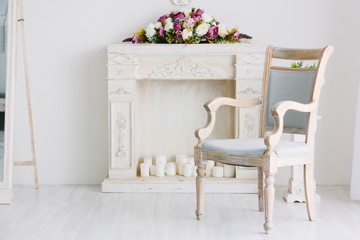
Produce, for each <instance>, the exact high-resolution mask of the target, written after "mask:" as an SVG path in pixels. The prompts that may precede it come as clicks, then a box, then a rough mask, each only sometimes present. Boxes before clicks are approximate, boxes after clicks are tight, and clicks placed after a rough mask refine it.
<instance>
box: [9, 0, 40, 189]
mask: <svg viewBox="0 0 360 240" xmlns="http://www.w3.org/2000/svg"><path fill="white" fill-rule="evenodd" d="M17 7H18V8H17V9H18V23H19V25H18V27H20V28H21V30H20V34H21V37H22V39H21V40H22V41H21V42H22V49H23V59H24V72H25V84H26V97H27V108H28V115H29V129H30V141H31V153H32V160H31V161H14V166H33V168H34V183H35V188H36V189H38V188H39V180H38V172H37V165H36V154H35V140H34V126H33V118H32V109H31V95H30V79H29V66H28V60H27V52H26V40H25V23H24V21H25V19H24V4H23V1H22V0H18V6H17ZM17 34H19V28H17ZM16 45H18V42H17V43H16Z"/></svg>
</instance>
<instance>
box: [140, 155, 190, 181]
mask: <svg viewBox="0 0 360 240" xmlns="http://www.w3.org/2000/svg"><path fill="white" fill-rule="evenodd" d="M140 174H141V176H142V177H148V176H157V177H163V176H165V174H166V175H167V176H175V175H181V176H185V177H191V176H196V175H197V173H196V166H195V162H194V158H193V157H191V156H190V157H189V156H187V155H186V154H178V155H176V161H175V162H167V156H166V155H156V156H155V165H153V158H152V156H144V162H143V163H141V164H140Z"/></svg>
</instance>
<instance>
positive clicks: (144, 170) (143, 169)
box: [140, 163, 150, 177]
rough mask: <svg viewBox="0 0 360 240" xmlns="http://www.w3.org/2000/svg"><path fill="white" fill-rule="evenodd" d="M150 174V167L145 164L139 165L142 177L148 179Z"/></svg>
mask: <svg viewBox="0 0 360 240" xmlns="http://www.w3.org/2000/svg"><path fill="white" fill-rule="evenodd" d="M149 172H150V166H149V165H147V164H146V163H140V173H141V176H142V177H148V176H149Z"/></svg>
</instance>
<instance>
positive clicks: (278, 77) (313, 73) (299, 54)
mask: <svg viewBox="0 0 360 240" xmlns="http://www.w3.org/2000/svg"><path fill="white" fill-rule="evenodd" d="M333 50H334V49H333V47H331V46H328V47H325V48H319V49H291V48H278V47H273V46H269V47H268V48H267V51H266V60H265V69H264V78H263V89H262V95H263V106H262V112H261V129H260V130H261V131H260V135H261V136H260V137H264V136H265V135H266V131H269V130H270V131H271V130H272V129H273V128H274V125H275V119H274V117H273V116H272V114H271V109H272V108H273V107H274V105H275V104H277V103H278V102H280V101H295V102H299V103H304V104H308V103H310V102H312V103H313V104H316V105H318V102H319V98H320V90H321V86H322V82H323V78H324V73H325V68H326V64H327V60H328V57H329V56H330V55H331V54H332V52H333ZM273 59H277V60H287V61H290V62H289V65H288V66H289V67H282V66H274V65H273V64H272V61H273ZM301 60H303V61H310V62H311V63H315V64H316V66H315V67H314V68H306V67H305V68H291V67H290V63H291V62H295V61H296V62H297V61H301ZM316 110H317V108H315V110H314V111H312V112H309V113H307V112H306V113H304V112H297V111H293V110H289V111H288V112H287V113H286V114H285V117H284V132H287V133H295V134H304V135H306V142H308V143H309V142H311V143H313V141H314V137H315V128H316V114H317V113H316Z"/></svg>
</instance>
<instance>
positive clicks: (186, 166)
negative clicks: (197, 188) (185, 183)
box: [183, 163, 193, 177]
mask: <svg viewBox="0 0 360 240" xmlns="http://www.w3.org/2000/svg"><path fill="white" fill-rule="evenodd" d="M183 166H184V169H183V173H184V177H191V175H192V167H193V165H191V163H185V164H183Z"/></svg>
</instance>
